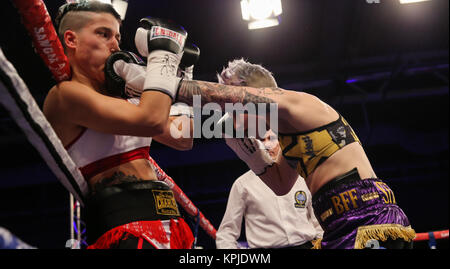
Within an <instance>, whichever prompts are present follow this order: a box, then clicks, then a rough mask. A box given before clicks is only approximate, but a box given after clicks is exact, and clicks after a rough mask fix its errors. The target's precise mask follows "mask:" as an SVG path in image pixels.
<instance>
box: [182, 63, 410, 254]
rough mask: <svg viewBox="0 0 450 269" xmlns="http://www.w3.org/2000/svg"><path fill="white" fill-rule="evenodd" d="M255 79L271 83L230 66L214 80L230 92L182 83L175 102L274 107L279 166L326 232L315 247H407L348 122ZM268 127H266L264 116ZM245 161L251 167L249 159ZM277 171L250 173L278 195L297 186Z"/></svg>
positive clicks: (251, 69)
mask: <svg viewBox="0 0 450 269" xmlns="http://www.w3.org/2000/svg"><path fill="white" fill-rule="evenodd" d="M261 76H262V77H264V78H265V80H268V81H275V80H274V79H273V76H272V75H271V74H270V72H269V71H267V70H266V69H265V68H263V67H262V66H260V65H255V64H251V63H249V62H246V61H244V60H242V59H241V60H237V61H232V62H230V63H229V65H228V67H227V68H225V69H224V70H223V71H222V73H221V74H220V75H219V78H220V80H221V81H228V83H227V84H230V85H222V84H217V83H212V82H205V81H195V80H194V81H182V82H181V84H180V88H179V90H178V95H177V100H178V101H181V102H185V103H187V104H192V103H193V96H195V95H199V96H201V102H202V103H209V102H215V103H217V104H219V105H220V106H221V107H222V109H224V108H225V103H234V104H235V103H241V104H244V105H245V104H247V103H263V104H271V103H276V104H277V105H278V134H277V135H278V140H279V143H280V146H281V149H282V155H283V161H286V162H288V163H289V165H290V167H291V168H292V169H295V170H296V171H297V173H298V174H299V175H301V176H302V177H303V178H304V179H305V180H306V184H307V186H308V188H309V190H310V191H311V193H312V195H313V198H312V199H313V208H314V212H315V215H316V217H317V219H318V221H319V222H320V224H321V226H322V228H323V230H324V235H323V239H322V242H321V244H320V246H318V247H321V248H365V246H366V245H367V244H368V243H370V242H373V241H372V240H377V241H378V242H379V244H380V246H381V247H384V248H411V246H412V241H413V239H414V237H415V231H414V230H413V229H412V228H411V226H410V223H409V220H408V218H407V216H406V215H405V213H404V212H403V211H402V209H401V208H400V207H399V206H398V205H397V201H396V200H395V197H394V194H393V191H392V190H391V189H390V188H389V187H388V186H387V185H386V183H384V182H383V181H382V180H381V179H378V178H377V176H376V174H375V172H374V170H373V168H372V166H371V163H370V161H369V159H368V158H367V156H366V154H365V152H364V148H363V146H362V144H361V142H360V140H359V139H358V137H357V136H356V134H355V132H354V131H353V129H352V128H351V127H350V125H349V123H348V122H347V121H346V120H345V119H344V118H343V117H342V115H340V114H339V113H338V112H337V111H336V110H334V109H333V108H332V107H331V106H329V105H328V104H326V103H324V102H323V101H321V100H320V99H319V98H317V97H316V96H314V95H311V94H308V93H302V92H295V91H289V90H285V89H281V88H278V87H277V86H276V84H273V85H272V86H271V87H266V86H261V85H260V84H258V83H255V81H260V80H261V78H260V77H261ZM267 113H269V112H267ZM266 121H267V124H269V125H270V116H269V115H267V117H266ZM241 149H243V150H246V149H247V150H249V148H246V147H243V148H242V147H241ZM247 161H248V162H247V164H249V166H250V165H251V158H249V159H248V160H247ZM250 167H251V166H250ZM279 167H280V166H279V165H278V164H277V163H271V162H266V163H265V169H261V167H260V166H256V168H257V169H258V170H262V171H263V173H262V174H261V175H259V177H260V178H261V179H262V180H263V181H264V182H265V183H266V184H267V185H268V186H269V187H270V188H271V189H272V190H273V191H274V192H275V193H276V194H277V195H284V194H286V193H288V192H289V191H290V190H291V188H292V186H293V185H294V183H295V180H293V179H288V180H286V178H276V177H270V176H268V175H270V174H271V173H273V172H274V170H277V169H279ZM263 168H264V167H263ZM255 173H256V171H255ZM281 179H282V180H281Z"/></svg>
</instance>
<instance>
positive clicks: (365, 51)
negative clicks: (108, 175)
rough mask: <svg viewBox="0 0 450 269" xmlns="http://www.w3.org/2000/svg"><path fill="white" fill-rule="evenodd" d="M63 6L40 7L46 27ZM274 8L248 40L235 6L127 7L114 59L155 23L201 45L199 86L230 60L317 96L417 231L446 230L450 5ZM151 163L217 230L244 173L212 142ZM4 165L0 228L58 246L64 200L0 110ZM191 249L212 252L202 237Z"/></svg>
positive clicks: (311, 1)
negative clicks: (272, 21)
mask: <svg viewBox="0 0 450 269" xmlns="http://www.w3.org/2000/svg"><path fill="white" fill-rule="evenodd" d="M63 3H64V1H60V0H58V1H56V0H55V1H53V0H52V1H50V0H49V1H45V4H46V6H47V9H48V11H49V13H50V15H51V16H52V17H54V16H55V13H56V10H57V8H58V7H59V6H60V5H61V4H63ZM282 3H283V14H282V15H281V19H282V21H281V24H280V25H279V26H277V27H273V28H267V29H260V30H254V31H249V30H248V29H247V25H246V22H244V21H243V20H242V19H241V13H240V5H239V0H195V1H193V0H183V1H181V0H164V1H144V0H130V1H129V6H128V11H127V14H126V18H125V21H124V22H123V27H122V35H123V44H122V49H125V50H131V51H134V52H137V51H136V49H135V47H134V44H133V39H134V33H135V29H136V27H137V22H138V20H139V19H140V18H142V17H145V16H154V17H162V18H170V19H173V20H175V21H176V22H178V23H179V24H181V25H183V26H184V27H185V28H186V30H187V31H188V32H189V40H190V41H191V42H194V43H195V44H197V45H198V46H199V47H200V49H201V57H200V60H199V62H198V64H197V65H196V67H195V73H194V78H196V79H199V80H207V81H215V74H216V72H220V71H221V70H222V68H223V66H226V64H227V61H229V60H232V59H234V58H240V57H244V58H246V59H248V60H249V61H251V62H254V63H260V64H263V65H264V66H265V67H267V68H268V69H269V70H271V71H272V72H273V73H274V76H275V78H276V79H277V81H278V84H279V86H280V87H281V88H284V89H290V90H296V91H304V92H308V93H312V94H314V95H317V96H318V97H320V98H322V100H324V101H325V102H327V103H329V104H330V105H332V106H333V107H334V108H335V109H337V110H338V111H339V112H340V113H341V114H342V115H343V116H344V117H345V118H346V119H347V120H348V121H349V123H350V124H351V125H352V127H353V129H354V130H355V131H356V132H357V134H358V136H359V138H360V139H361V141H362V143H363V145H364V146H365V150H366V152H367V155H368V157H369V159H370V160H371V162H372V164H373V167H374V169H375V171H376V173H377V175H378V176H379V177H380V178H382V179H384V180H385V181H386V182H387V184H388V185H389V186H390V187H391V188H392V189H393V190H394V192H395V194H396V199H397V201H398V203H399V205H400V206H401V207H402V208H403V210H404V211H405V212H406V214H407V215H408V217H409V219H410V221H411V223H412V226H413V228H414V229H415V230H416V232H428V231H433V230H442V229H448V226H449V225H448V212H449V211H448V204H449V203H448V194H449V189H448V171H449V158H448V138H449V137H448V123H449V121H448V112H449V111H448V110H449V106H448V101H449V99H448V94H449V91H448V26H449V22H448V5H449V1H448V0H432V1H428V2H423V3H416V4H411V5H401V4H399V2H398V1H397V0H381V3H380V4H368V3H367V2H366V1H365V0H339V1H337V0H282ZM2 4H3V5H2V7H1V11H0V12H1V13H0V14H1V15H0V20H1V21H0V22H1V25H3V27H2V30H1V31H2V33H1V35H0V36H1V39H0V40H1V43H0V45H1V48H2V50H3V52H4V54H5V56H6V57H7V58H8V59H9V60H10V61H11V62H12V63H13V64H14V66H15V68H16V69H17V71H18V73H19V74H20V76H21V77H22V78H23V80H24V81H25V83H26V84H27V86H28V87H29V89H30V91H31V92H32V94H33V96H34V97H35V98H36V101H37V102H38V104H39V105H42V102H43V100H44V98H45V95H46V93H47V91H48V90H49V89H50V88H51V87H52V86H53V85H54V83H55V82H54V80H53V79H52V77H51V74H50V72H49V71H48V69H47V68H46V66H45V65H44V64H43V62H42V60H41V59H40V58H39V56H38V55H37V54H36V53H35V52H34V50H33V48H32V46H31V41H30V38H29V36H28V34H27V33H26V31H25V29H24V27H23V26H22V24H21V22H20V18H19V16H18V14H17V11H16V9H15V8H14V6H13V5H12V4H11V2H10V1H4V3H2ZM355 79H356V81H355ZM151 155H152V157H153V158H154V159H155V160H156V161H157V162H158V163H159V165H160V166H161V167H162V168H163V169H164V170H165V171H166V172H167V173H168V174H169V175H170V176H171V177H172V178H173V179H174V180H175V181H176V183H177V184H178V185H179V186H180V187H181V188H182V189H183V191H184V192H185V193H186V194H187V195H188V196H189V197H190V199H191V200H192V201H193V202H194V204H195V205H196V206H197V207H199V208H200V210H201V211H202V212H203V213H204V215H205V216H206V217H207V218H208V219H209V220H210V221H211V223H212V224H213V225H214V227H215V228H216V229H217V228H218V227H219V224H220V221H221V219H222V216H223V213H224V211H225V206H226V201H227V198H228V192H229V190H230V188H231V185H232V183H233V181H234V180H235V178H237V177H238V176H239V175H241V174H242V173H244V172H245V171H246V170H247V169H248V168H247V167H246V165H245V164H244V163H243V162H241V161H240V160H238V159H237V157H236V156H235V155H234V153H233V152H232V151H231V150H230V149H228V147H227V146H226V145H225V143H224V142H223V141H222V140H218V139H212V140H206V139H196V140H195V141H194V148H193V149H192V150H190V151H186V152H177V151H175V150H172V149H169V148H167V147H165V146H162V145H160V144H157V143H153V144H152V148H151ZM0 157H1V162H0V226H3V227H5V228H7V229H9V230H10V231H11V232H12V233H14V234H15V235H17V236H18V237H20V238H21V239H22V240H23V241H25V242H27V243H29V244H31V245H33V246H36V247H39V248H64V245H65V242H66V240H67V239H69V194H68V192H67V191H66V190H65V189H64V187H63V186H62V185H61V184H60V183H59V182H58V181H57V179H56V178H55V176H54V175H53V174H52V172H51V171H50V169H49V168H48V167H47V165H46V164H45V162H44V161H43V159H42V158H41V157H40V155H39V154H38V153H37V151H36V150H35V149H34V148H33V147H32V146H31V144H30V143H29V142H28V141H27V139H26V137H25V136H24V134H23V133H22V132H21V131H20V129H19V128H18V127H17V126H16V125H15V123H14V121H13V120H12V119H11V118H10V117H9V115H8V113H7V112H6V111H5V110H4V109H3V108H2V107H0ZM188 222H189V223H190V224H191V225H192V227H193V222H192V220H191V219H188ZM440 244H441V245H440V247H446V248H447V247H448V240H446V241H445V242H443V243H442V242H441V243H440ZM199 245H202V246H204V247H205V248H214V247H215V245H214V241H213V240H212V239H211V238H210V237H208V236H207V235H206V233H205V232H203V231H202V230H201V228H200V229H199ZM416 247H417V248H426V247H427V245H426V243H418V244H416Z"/></svg>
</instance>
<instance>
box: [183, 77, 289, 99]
mask: <svg viewBox="0 0 450 269" xmlns="http://www.w3.org/2000/svg"><path fill="white" fill-rule="evenodd" d="M282 94H284V92H283V90H282V89H280V88H252V87H246V86H232V85H223V84H219V83H213V82H206V81H196V80H190V81H183V82H182V83H181V84H180V88H179V90H178V95H177V100H178V101H180V102H186V103H191V102H192V97H193V96H195V95H199V96H201V98H202V102H215V103H219V104H223V103H242V104H246V103H266V104H269V103H275V101H274V100H273V99H272V98H270V97H271V96H272V95H282Z"/></svg>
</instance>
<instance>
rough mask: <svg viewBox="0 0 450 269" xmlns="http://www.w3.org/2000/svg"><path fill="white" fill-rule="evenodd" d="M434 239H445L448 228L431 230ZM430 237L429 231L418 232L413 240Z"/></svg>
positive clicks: (422, 239)
mask: <svg viewBox="0 0 450 269" xmlns="http://www.w3.org/2000/svg"><path fill="white" fill-rule="evenodd" d="M431 233H433V236H434V238H435V239H447V238H448V230H443V231H435V232H431ZM429 239H430V233H418V234H416V237H415V238H414V241H426V240H429Z"/></svg>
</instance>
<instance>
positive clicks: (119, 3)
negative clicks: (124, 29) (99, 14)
mask: <svg viewBox="0 0 450 269" xmlns="http://www.w3.org/2000/svg"><path fill="white" fill-rule="evenodd" d="M112 5H113V7H114V9H115V10H116V11H117V13H119V15H120V18H121V19H122V20H124V19H125V14H126V13H127V8H128V1H126V0H114V1H112Z"/></svg>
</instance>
